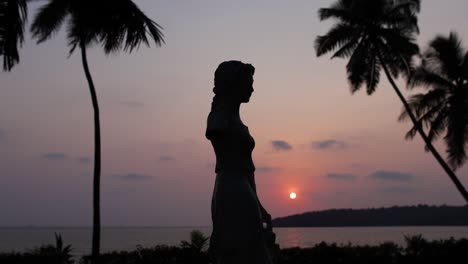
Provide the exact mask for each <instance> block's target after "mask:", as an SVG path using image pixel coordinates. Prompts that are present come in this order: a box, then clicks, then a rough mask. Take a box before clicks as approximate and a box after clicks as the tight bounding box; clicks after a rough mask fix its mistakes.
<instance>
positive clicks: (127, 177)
mask: <svg viewBox="0 0 468 264" xmlns="http://www.w3.org/2000/svg"><path fill="white" fill-rule="evenodd" d="M113 177H114V178H116V179H120V180H124V181H147V180H151V179H153V178H154V176H150V175H145V174H138V173H128V174H124V175H115V176H113Z"/></svg>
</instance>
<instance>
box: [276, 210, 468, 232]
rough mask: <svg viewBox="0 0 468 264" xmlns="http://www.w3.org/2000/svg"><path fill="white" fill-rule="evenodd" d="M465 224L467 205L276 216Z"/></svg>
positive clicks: (314, 221) (322, 222) (311, 222)
mask: <svg viewBox="0 0 468 264" xmlns="http://www.w3.org/2000/svg"><path fill="white" fill-rule="evenodd" d="M463 225H468V206H446V205H443V206H428V205H418V206H402V207H398V206H395V207H391V208H372V209H332V210H326V211H317V212H308V213H303V214H297V215H291V216H286V217H281V218H276V219H273V226H275V227H331V226H463Z"/></svg>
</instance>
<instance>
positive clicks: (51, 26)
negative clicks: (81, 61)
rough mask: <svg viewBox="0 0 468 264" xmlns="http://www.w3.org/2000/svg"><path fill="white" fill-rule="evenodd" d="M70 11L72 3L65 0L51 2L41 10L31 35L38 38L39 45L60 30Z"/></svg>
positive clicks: (34, 21) (36, 17)
mask: <svg viewBox="0 0 468 264" xmlns="http://www.w3.org/2000/svg"><path fill="white" fill-rule="evenodd" d="M69 9H70V1H64V0H49V3H47V4H45V5H43V6H42V7H40V8H39V11H38V13H37V14H36V16H35V18H34V20H33V23H32V25H31V33H32V35H33V37H34V38H37V43H41V42H44V41H46V40H48V39H49V38H51V37H52V36H53V35H54V34H55V33H57V32H58V31H59V30H60V27H61V26H62V24H63V22H64V20H65V17H66V16H67V15H69Z"/></svg>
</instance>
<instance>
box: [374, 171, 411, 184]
mask: <svg viewBox="0 0 468 264" xmlns="http://www.w3.org/2000/svg"><path fill="white" fill-rule="evenodd" d="M369 177H370V178H372V179H375V180H384V181H410V180H412V179H413V178H414V175H412V174H409V173H405V172H398V171H383V170H380V171H376V172H373V173H372V174H370V175H369Z"/></svg>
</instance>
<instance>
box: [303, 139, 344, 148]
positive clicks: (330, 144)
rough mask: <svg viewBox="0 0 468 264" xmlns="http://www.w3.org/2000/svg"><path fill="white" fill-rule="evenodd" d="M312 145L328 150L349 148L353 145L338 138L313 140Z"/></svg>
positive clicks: (312, 146)
mask: <svg viewBox="0 0 468 264" xmlns="http://www.w3.org/2000/svg"><path fill="white" fill-rule="evenodd" d="M310 147H311V148H313V149H318V150H327V149H332V150H338V149H347V148H350V147H351V146H350V145H349V144H348V143H346V142H344V141H340V140H337V139H326V140H320V141H313V142H312V143H311V144H310Z"/></svg>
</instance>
